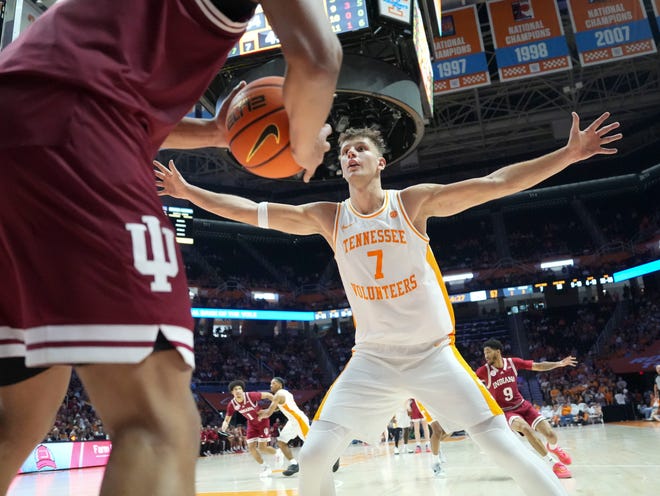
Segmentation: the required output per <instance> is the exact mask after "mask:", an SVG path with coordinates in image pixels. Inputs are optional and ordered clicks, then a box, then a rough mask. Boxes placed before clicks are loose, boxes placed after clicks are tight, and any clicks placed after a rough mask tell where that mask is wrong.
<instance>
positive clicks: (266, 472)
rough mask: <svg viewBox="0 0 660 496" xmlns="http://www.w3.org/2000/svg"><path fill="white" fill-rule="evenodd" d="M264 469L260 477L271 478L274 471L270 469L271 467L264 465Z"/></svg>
mask: <svg viewBox="0 0 660 496" xmlns="http://www.w3.org/2000/svg"><path fill="white" fill-rule="evenodd" d="M263 467H264V468H262V469H261V472H259V477H270V476H271V475H273V471H272V470H271V468H270V465H266V464H265V463H264V466H263Z"/></svg>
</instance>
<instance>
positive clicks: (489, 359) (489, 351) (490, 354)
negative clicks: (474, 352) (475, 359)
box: [484, 346, 500, 365]
mask: <svg viewBox="0 0 660 496" xmlns="http://www.w3.org/2000/svg"><path fill="white" fill-rule="evenodd" d="M499 356H500V352H499V350H494V349H493V348H490V347H489V346H486V347H485V348H484V358H485V359H486V363H487V364H488V365H493V364H495V362H496V361H497V359H498V358H499Z"/></svg>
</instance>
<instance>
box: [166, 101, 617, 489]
mask: <svg viewBox="0 0 660 496" xmlns="http://www.w3.org/2000/svg"><path fill="white" fill-rule="evenodd" d="M608 117H609V113H605V114H603V115H601V116H600V117H598V118H597V119H596V120H595V121H594V122H593V123H591V124H590V125H589V126H588V127H587V128H586V129H584V130H580V120H579V117H578V115H577V114H575V113H573V124H572V126H571V131H570V135H569V139H568V143H567V144H566V145H565V146H563V147H562V148H560V149H558V150H556V151H554V152H551V153H549V154H546V155H544V156H542V157H539V158H535V159H532V160H528V161H525V162H520V163H517V164H513V165H509V166H507V167H504V168H501V169H498V170H496V171H494V172H492V173H491V174H489V175H487V176H485V177H481V178H477V179H468V180H465V181H460V182H456V183H453V184H447V185H444V184H418V185H415V186H410V187H408V188H406V189H404V190H401V191H393V190H384V189H383V188H382V186H381V177H380V176H381V172H382V170H383V169H384V168H385V165H386V161H385V158H384V157H383V154H384V153H385V143H384V142H383V139H382V137H381V136H380V133H379V132H377V131H375V130H374V129H349V130H347V131H345V132H344V133H342V134H341V135H340V137H339V146H340V149H339V157H340V162H341V169H342V175H343V177H344V179H345V180H346V181H347V182H348V187H349V193H350V198H348V199H347V200H345V201H343V202H341V203H334V202H317V203H308V204H303V205H297V206H294V205H285V204H280V203H260V204H257V203H255V202H253V201H251V200H248V199H245V198H240V197H236V196H232V195H226V194H218V193H212V192H209V191H206V190H203V189H200V188H197V187H195V186H192V185H189V184H188V183H186V182H185V181H184V180H183V178H182V177H181V175H180V174H179V172H178V171H177V170H176V168H175V167H174V165H173V164H172V163H170V168H169V169H168V168H167V167H165V166H164V165H162V164H158V163H157V164H155V165H156V167H157V170H156V171H155V175H156V178H157V179H159V181H158V182H159V185H160V187H161V188H162V191H161V192H160V194H170V195H172V196H175V197H179V198H187V199H189V200H191V201H192V202H193V203H195V204H196V205H197V206H199V207H201V208H204V209H206V210H208V211H211V212H213V213H215V214H217V215H220V216H223V217H226V218H229V219H233V220H237V221H241V222H245V223H248V224H252V225H257V226H260V227H263V228H267V227H270V228H272V229H277V230H280V231H284V232H288V233H292V234H298V235H308V234H320V235H322V236H323V237H324V238H325V239H326V241H327V242H328V243H329V244H330V246H331V247H332V248H333V249H334V252H335V259H336V260H337V265H338V267H339V272H340V275H341V278H342V281H343V284H344V289H345V291H346V296H347V298H348V300H349V303H350V305H351V308H352V309H353V316H354V318H355V322H356V324H357V325H356V327H357V331H356V334H355V348H354V350H353V355H352V357H351V359H350V361H349V362H348V364H347V365H346V367H345V368H344V370H343V372H342V373H341V375H340V376H339V377H338V378H337V380H336V381H335V383H334V384H333V385H332V387H331V388H330V390H329V391H328V393H327V395H326V397H325V398H324V400H323V402H322V403H321V407H320V408H319V410H318V411H317V413H316V415H315V418H314V422H312V425H311V428H310V430H309V433H308V435H307V439H306V441H305V444H304V446H303V448H302V451H301V452H300V455H299V461H300V479H299V482H300V485H299V493H300V494H304V495H305V496H317V495H324V496H331V495H334V494H335V486H334V483H333V480H332V472H331V470H330V466H331V464H332V461H333V460H335V459H337V457H338V456H339V455H340V454H341V453H342V451H343V450H344V449H345V448H346V447H347V446H348V445H349V444H350V442H351V440H352V439H354V438H358V439H362V440H364V441H367V442H369V443H372V444H374V445H376V444H378V440H379V439H380V433H381V431H382V428H383V426H384V425H386V424H387V422H388V421H389V419H390V418H391V417H392V412H394V411H396V410H397V408H398V406H399V404H400V401H401V398H402V397H403V398H410V397H414V398H416V399H417V400H420V401H421V402H422V403H424V405H425V406H426V408H427V409H428V410H429V411H430V412H431V414H432V416H433V418H435V419H437V420H438V421H439V422H440V423H441V424H442V425H443V427H445V429H447V430H466V431H467V432H468V433H469V435H470V437H471V438H472V440H473V441H475V442H476V443H478V444H479V445H480V446H481V448H482V449H483V451H484V452H486V454H487V455H488V457H489V459H491V460H494V461H495V462H496V463H498V464H499V465H501V466H502V468H503V471H504V472H505V473H507V474H509V475H511V476H512V477H513V478H514V479H515V480H516V481H517V483H518V484H519V485H520V486H521V487H522V488H523V491H524V492H525V493H526V494H534V495H535V496H551V495H552V496H556V495H565V494H566V491H565V490H564V488H563V487H562V485H561V484H560V482H559V480H558V479H557V478H556V477H555V476H554V474H553V473H552V471H551V470H550V469H549V468H548V467H547V466H546V465H545V464H544V463H543V462H542V461H541V460H540V459H539V458H537V457H530V456H528V454H527V453H524V450H521V449H520V445H519V443H518V440H517V439H516V437H515V434H514V433H513V432H512V431H511V429H509V427H508V425H507V423H506V420H505V418H504V415H503V413H502V409H501V408H500V407H499V406H498V405H497V403H496V402H495V400H494V399H493V397H492V396H491V395H490V393H489V392H488V390H487V389H486V388H485V386H484V385H483V384H482V383H481V381H479V379H478V378H477V376H476V375H475V374H474V372H472V370H471V369H470V367H469V366H468V365H467V364H466V363H465V361H464V360H463V358H462V357H461V355H460V353H459V352H458V350H457V349H456V346H455V344H454V315H453V311H452V307H451V303H450V302H449V297H448V295H447V290H446V288H445V285H444V283H443V280H442V274H441V272H440V269H439V268H438V265H437V263H436V261H435V258H434V256H433V253H432V252H431V249H430V247H429V238H428V236H427V234H426V223H427V220H428V219H429V218H430V217H438V216H451V215H456V214H458V213H460V212H462V211H464V210H466V209H468V208H470V207H474V206H476V205H480V204H482V203H485V202H488V201H491V200H495V199H497V198H501V197H503V196H506V195H509V194H512V193H516V192H518V191H522V190H524V189H526V188H530V187H532V186H534V185H535V184H538V183H539V182H541V181H543V180H545V179H547V178H549V177H550V176H552V175H554V174H556V173H558V172H560V171H562V170H564V169H565V168H566V167H568V166H569V165H570V164H572V163H574V162H578V161H581V160H585V159H587V158H589V157H591V156H593V155H596V154H600V153H603V154H612V153H616V151H617V150H616V149H612V148H606V147H605V145H607V144H609V143H612V142H615V141H617V140H619V139H620V138H621V135H620V134H610V132H611V131H613V130H614V129H616V128H617V127H618V126H619V124H618V123H617V122H614V123H611V124H605V121H606V120H607V118H608ZM365 404H368V405H369V408H364V405H365Z"/></svg>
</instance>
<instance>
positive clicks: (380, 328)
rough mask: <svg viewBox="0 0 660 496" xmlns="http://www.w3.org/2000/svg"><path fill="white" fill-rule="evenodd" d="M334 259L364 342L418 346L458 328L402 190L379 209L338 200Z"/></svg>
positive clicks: (390, 192) (425, 238)
mask: <svg viewBox="0 0 660 496" xmlns="http://www.w3.org/2000/svg"><path fill="white" fill-rule="evenodd" d="M333 237H334V250H335V259H336V260H337V265H338V266H339V273H340V275H341V278H342V281H343V283H344V288H345V291H346V296H347V297H348V301H349V303H350V305H351V309H352V311H353V318H354V319H355V324H356V329H357V330H356V333H355V344H356V348H357V347H359V346H360V345H361V344H385V345H406V346H408V345H416V344H422V343H430V342H433V341H439V340H441V339H443V338H445V337H446V336H447V335H449V334H452V333H453V331H454V313H453V310H452V308H451V303H450V301H449V296H448V294H447V289H446V288H445V285H444V282H443V280H442V274H441V273H440V269H439V267H438V264H437V262H436V261H435V257H434V255H433V252H432V251H431V247H430V246H429V238H428V236H426V235H424V234H422V233H420V232H419V231H418V230H417V229H415V227H414V226H413V224H412V222H411V220H410V219H409V217H408V214H407V213H406V211H405V209H404V208H403V205H402V203H401V197H400V193H399V191H395V190H387V191H385V202H384V204H383V206H382V207H381V208H379V209H378V210H377V211H376V212H373V213H370V214H367V215H363V214H360V213H359V212H358V211H357V210H356V209H355V208H353V205H352V204H351V200H350V199H347V200H345V201H343V202H342V203H340V204H339V206H338V210H337V217H336V219H335V228H334V234H333Z"/></svg>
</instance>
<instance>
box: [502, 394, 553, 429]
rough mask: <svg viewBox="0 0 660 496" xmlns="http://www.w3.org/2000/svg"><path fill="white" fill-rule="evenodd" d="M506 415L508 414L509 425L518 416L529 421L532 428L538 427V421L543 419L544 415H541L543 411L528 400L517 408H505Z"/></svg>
mask: <svg viewBox="0 0 660 496" xmlns="http://www.w3.org/2000/svg"><path fill="white" fill-rule="evenodd" d="M504 415H505V416H506V420H507V422H508V423H509V425H511V422H512V421H513V419H514V418H517V417H518V418H521V419H523V420H524V421H525V422H527V423H528V424H529V425H530V426H531V427H532V429H536V426H537V425H538V423H539V422H541V421H542V420H543V415H541V413H540V412H539V411H538V410H537V409H536V408H534V405H532V404H531V403H530V402H529V401H527V400H525V401H523V404H522V405H520V406H519V407H518V408H516V409H515V410H509V411H506V410H505V411H504Z"/></svg>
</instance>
